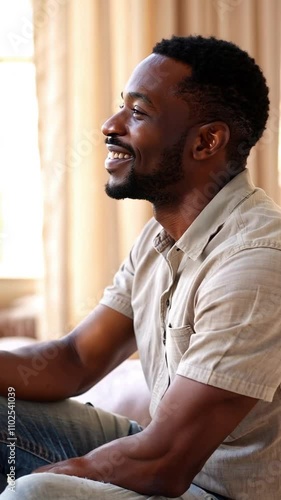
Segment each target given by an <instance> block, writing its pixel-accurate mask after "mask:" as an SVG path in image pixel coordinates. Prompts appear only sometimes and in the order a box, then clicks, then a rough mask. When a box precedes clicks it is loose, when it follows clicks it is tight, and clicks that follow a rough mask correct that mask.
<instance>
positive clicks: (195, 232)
mask: <svg viewBox="0 0 281 500" xmlns="http://www.w3.org/2000/svg"><path fill="white" fill-rule="evenodd" d="M255 189H256V188H255V186H254V184H253V183H252V181H251V179H250V175H249V172H248V170H247V169H245V170H243V172H241V173H240V174H238V175H236V176H235V177H234V178H233V179H232V180H231V181H230V182H228V183H227V184H226V185H225V186H224V187H223V188H222V189H221V190H220V191H219V192H218V194H217V195H216V196H215V197H214V198H213V199H212V200H211V201H210V202H209V203H208V205H207V206H206V207H205V208H204V209H203V210H202V212H200V214H199V215H198V216H197V217H196V219H195V220H194V222H193V223H192V224H191V226H190V227H189V228H188V229H187V230H186V231H185V233H184V234H183V235H182V236H181V237H180V239H179V240H178V241H177V242H176V243H175V242H174V240H173V239H172V238H171V237H170V236H169V235H168V234H167V232H166V231H165V230H164V229H162V231H161V232H160V233H159V234H158V235H157V236H156V238H155V240H154V246H155V249H156V250H157V251H158V252H160V253H162V252H163V251H164V250H168V248H171V246H172V245H173V244H174V243H175V246H176V247H177V249H180V250H181V251H182V252H184V253H185V254H187V255H188V257H190V258H191V259H192V260H196V259H197V258H198V257H199V255H201V253H202V252H203V250H204V248H205V247H206V245H207V244H208V241H209V240H210V238H211V236H212V235H214V234H215V233H216V232H217V231H218V229H219V227H220V226H222V225H223V224H224V222H225V221H226V219H227V218H228V217H229V215H230V214H231V213H232V212H233V210H234V209H235V208H236V207H237V206H238V205H239V204H240V203H241V202H242V201H243V200H244V199H245V198H247V197H248V196H249V195H250V194H252V193H253V192H254V191H255ZM199 196H200V195H199ZM201 196H202V197H203V196H204V195H201ZM201 199H202V198H201ZM198 202H199V203H200V198H199V199H198Z"/></svg>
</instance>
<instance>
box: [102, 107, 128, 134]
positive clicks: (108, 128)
mask: <svg viewBox="0 0 281 500" xmlns="http://www.w3.org/2000/svg"><path fill="white" fill-rule="evenodd" d="M121 111H122V110H120V111H119V112H118V113H116V114H115V115H113V116H111V117H110V118H108V120H106V122H104V124H103V125H102V127H101V131H102V133H103V134H104V135H106V136H108V135H125V134H126V127H125V124H124V120H123V119H122V117H121V114H122V113H121Z"/></svg>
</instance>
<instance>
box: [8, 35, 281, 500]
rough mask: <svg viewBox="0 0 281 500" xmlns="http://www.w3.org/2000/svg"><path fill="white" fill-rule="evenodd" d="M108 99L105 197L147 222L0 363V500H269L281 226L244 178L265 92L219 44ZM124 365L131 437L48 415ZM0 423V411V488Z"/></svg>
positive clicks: (76, 414)
mask: <svg viewBox="0 0 281 500" xmlns="http://www.w3.org/2000/svg"><path fill="white" fill-rule="evenodd" d="M122 97H123V101H124V104H123V105H122V106H121V108H120V110H119V111H118V113H117V114H115V115H114V116H113V117H111V118H110V119H109V120H108V121H107V122H106V123H105V124H104V126H103V129H102V130H103V133H104V135H105V136H106V144H107V148H108V156H107V159H106V162H105V166H106V168H107V170H108V173H109V180H108V184H107V186H106V192H107V194H108V195H109V196H112V197H114V198H117V199H119V198H125V197H129V198H140V199H146V200H149V201H150V202H151V203H152V205H153V209H154V218H153V219H152V220H151V221H150V222H149V223H148V224H147V225H146V226H145V228H144V230H143V231H142V233H141V235H140V236H139V238H138V240H137V241H136V243H135V245H134V247H133V248H132V251H131V253H130V255H129V257H128V259H126V261H125V262H124V263H123V265H122V266H121V268H120V270H119V271H118V273H117V274H116V276H115V280H114V283H113V285H112V286H111V287H108V288H107V289H106V290H105V293H104V296H103V298H102V300H101V303H100V304H99V305H98V307H97V308H96V309H95V310H94V311H93V312H92V314H90V316H89V317H88V318H86V319H85V321H84V322H82V324H80V325H79V326H78V327H77V328H76V329H75V330H74V331H73V332H71V333H70V334H69V335H67V336H66V337H64V338H62V339H60V340H57V341H53V342H48V343H43V344H40V345H38V346H36V347H33V348H32V349H30V348H29V349H28V350H24V349H23V350H19V351H18V352H17V353H5V352H3V353H2V354H1V378H0V380H1V385H0V388H1V393H2V394H3V396H6V395H7V391H8V387H9V386H10V387H12V388H15V393H16V396H17V398H18V399H17V403H16V419H17V420H16V425H17V428H16V436H17V441H16V445H17V449H16V454H17V455H16V456H17V461H16V469H17V470H16V473H17V476H18V477H19V476H22V475H25V476H24V477H22V478H20V479H19V480H18V481H17V482H16V487H15V491H12V488H11V487H10V489H9V487H8V488H7V489H6V490H5V492H4V493H3V494H2V497H1V498H3V500H7V499H11V498H13V499H21V500H22V499H27V498H28V499H32V500H34V499H39V498H40V499H43V500H46V499H66V498H67V499H76V498H77V499H78V498H79V499H86V498H87V499H88V498H91V499H104V500H107V499H109V498H110V499H111V498H112V499H114V498H116V499H117V498H118V499H130V500H141V499H144V498H150V499H154V498H155V499H156V498H167V497H172V498H182V499H185V500H190V499H199V498H205V499H219V498H231V499H235V500H236V499H237V500H238V499H239V500H257V499H263V500H264V499H270V500H274V499H276V500H277V499H279V498H280V495H281V486H280V469H281V467H280V465H281V444H280V441H281V417H280V401H281V399H280V395H281V394H280V388H279V385H280V380H281V363H280V358H281V336H280V317H281V301H280V297H281V280H280V269H281V252H280V250H281V241H280V236H281V223H280V221H281V218H280V209H279V208H278V207H277V206H276V205H274V203H273V202H272V201H271V200H270V199H269V198H268V197H267V196H266V195H265V193H264V192H263V191H262V190H260V189H256V188H255V187H254V186H253V184H252V183H251V181H250V179H249V175H248V173H247V170H246V169H245V167H246V158H247V156H248V154H249V151H250V149H251V147H252V146H253V145H254V144H255V143H256V142H257V140H258V139H259V138H260V137H261V135H262V133H263V130H264V128H265V124H266V120H267V116H268V104H269V102H268V89H267V86H266V83H265V79H264V77H263V75H262V73H261V71H260V69H259V67H258V66H257V65H256V64H255V62H254V60H253V59H251V58H250V57H249V56H248V54H246V53H245V52H243V51H242V50H241V49H239V48H238V47H236V46H235V45H233V44H231V43H228V42H225V41H221V40H216V39H215V38H202V37H187V38H181V37H173V38H172V39H170V40H162V42H160V43H159V44H157V45H156V46H155V47H154V49H153V53H152V54H151V55H150V56H149V57H148V58H146V59H145V60H144V61H142V62H141V63H140V64H139V65H138V66H137V68H136V69H135V70H134V72H133V74H132V76H131V78H130V79H129V81H128V83H127V85H126V87H125V89H124V92H123V94H122ZM136 348H137V349H138V351H139V354H140V359H141V363H142V366H143V370H144V374H145V377H146V380H147V382H148V385H149V388H150V390H151V406H150V410H151V415H152V422H151V423H150V424H149V425H148V426H147V427H146V428H145V429H144V430H141V429H140V427H139V426H138V424H137V423H136V422H129V421H128V419H126V418H121V417H120V418H119V417H118V416H114V415H110V414H106V413H105V412H102V410H99V409H94V408H93V407H91V406H89V405H84V406H83V405H80V404H78V403H76V402H73V401H72V402H70V401H62V400H65V399H66V398H68V397H69V396H73V395H76V394H79V393H81V392H83V391H85V390H87V389H88V388H89V387H90V386H92V385H93V384H94V383H96V382H97V381H98V380H100V379H101V378H102V377H103V376H104V375H106V374H107V373H108V372H109V371H110V370H112V369H113V368H114V367H115V366H117V365H118V364H119V363H120V362H121V361H123V360H124V359H126V358H127V357H128V356H129V355H130V354H131V353H133V352H134V351H135V350H136ZM38 355H43V356H44V357H45V359H46V358H47V359H48V360H49V362H48V366H47V367H46V369H45V370H43V371H42V372H41V373H40V376H38V377H34V378H33V379H32V380H31V379H30V383H29V384H28V385H25V384H24V383H23V381H22V379H21V377H20V374H19V372H18V369H17V368H18V366H19V365H20V366H24V367H26V369H28V368H29V367H30V366H31V362H32V359H33V358H34V356H38ZM20 400H29V401H20ZM6 411H7V402H6V400H5V399H3V402H2V410H1V412H2V414H3V417H2V423H1V436H0V437H1V442H2V444H1V457H2V458H1V467H2V471H1V472H2V481H3V482H4V479H6V475H7V474H8V470H9V469H8V465H7V456H8V446H7V443H8V444H9V438H8V439H7V430H6V429H7V425H6ZM140 431H141V432H140ZM46 464H47V465H46ZM42 466H43V467H42ZM34 470H35V472H36V473H35V474H30V473H31V472H32V471H34Z"/></svg>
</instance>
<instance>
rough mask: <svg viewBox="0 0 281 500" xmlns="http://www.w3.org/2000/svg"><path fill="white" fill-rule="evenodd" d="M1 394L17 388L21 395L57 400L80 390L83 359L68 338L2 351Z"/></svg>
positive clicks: (27, 397)
mask: <svg viewBox="0 0 281 500" xmlns="http://www.w3.org/2000/svg"><path fill="white" fill-rule="evenodd" d="M0 366H1V373H0V394H1V395H2V396H6V395H7V390H8V387H14V388H15V390H16V395H17V398H19V399H29V400H37V401H56V400H59V399H64V398H67V397H70V396H73V395H75V394H77V393H78V392H79V384H80V379H79V372H80V371H81V367H80V366H79V358H78V356H77V354H76V352H75V350H74V349H73V348H72V346H71V343H70V342H69V341H68V340H66V339H61V340H54V341H50V342H42V343H38V344H35V345H32V346H28V347H23V348H20V349H17V350H15V351H12V352H7V351H0Z"/></svg>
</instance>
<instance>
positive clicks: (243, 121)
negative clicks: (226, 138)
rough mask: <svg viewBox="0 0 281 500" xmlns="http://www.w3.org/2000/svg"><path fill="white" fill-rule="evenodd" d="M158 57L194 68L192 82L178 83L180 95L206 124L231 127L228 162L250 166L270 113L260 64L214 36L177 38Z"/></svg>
mask: <svg viewBox="0 0 281 500" xmlns="http://www.w3.org/2000/svg"><path fill="white" fill-rule="evenodd" d="M153 52H154V53H155V54H160V55H163V56H166V57H170V58H172V59H175V60H177V61H180V62H182V63H185V64H187V65H189V66H190V67H191V76H188V77H186V78H184V79H183V80H182V81H181V82H179V84H178V85H177V89H176V93H177V94H178V96H179V97H181V98H183V99H185V100H186V101H187V102H188V103H189V104H190V106H191V111H192V112H194V113H196V115H198V117H199V119H201V117H202V121H204V122H205V123H208V122H212V121H216V120H220V121H224V122H225V123H226V124H227V125H228V126H229V128H230V134H231V136H230V137H231V138H230V142H229V147H228V159H229V160H235V161H238V162H239V163H242V164H243V165H245V162H246V158H247V156H248V154H249V152H250V149H251V147H252V146H254V144H255V143H256V142H257V141H258V140H259V138H260V137H261V136H262V134H263V131H264V130H265V126H266V122H267V118H268V113H269V98H268V87H267V85H266V80H265V77H264V75H263V73H262V71H261V69H260V67H259V66H258V65H257V64H256V62H255V60H254V59H253V58H252V57H250V56H249V54H248V53H247V52H245V51H244V50H242V49H240V47H238V46H237V45H235V44H234V43H232V42H227V41H225V40H219V39H217V38H215V37H213V36H211V37H208V38H204V37H202V36H188V37H178V36H173V37H172V38H171V39H163V40H162V41H161V42H159V43H157V44H156V45H155V46H154V48H153Z"/></svg>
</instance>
